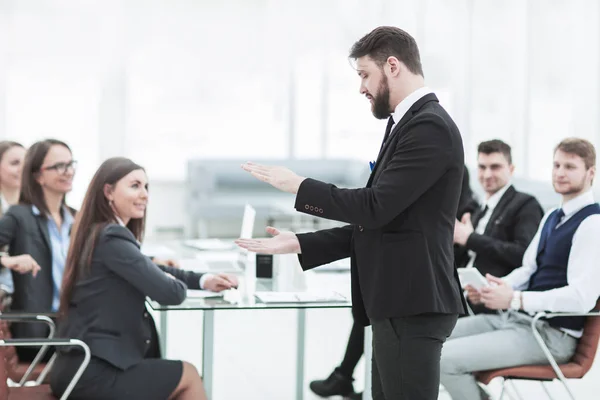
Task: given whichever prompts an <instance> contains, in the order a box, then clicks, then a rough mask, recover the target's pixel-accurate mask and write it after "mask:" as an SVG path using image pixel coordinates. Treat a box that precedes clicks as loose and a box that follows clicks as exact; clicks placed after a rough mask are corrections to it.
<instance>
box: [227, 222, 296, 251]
mask: <svg viewBox="0 0 600 400" xmlns="http://www.w3.org/2000/svg"><path fill="white" fill-rule="evenodd" d="M267 233H268V234H269V235H272V236H273V237H272V238H265V239H237V240H236V241H235V243H236V244H237V245H238V246H240V247H241V248H243V249H246V250H248V251H251V252H252V253H259V254H300V253H301V250H300V242H298V237H297V236H296V234H295V233H293V232H281V231H279V230H278V229H275V228H272V227H270V226H269V227H267Z"/></svg>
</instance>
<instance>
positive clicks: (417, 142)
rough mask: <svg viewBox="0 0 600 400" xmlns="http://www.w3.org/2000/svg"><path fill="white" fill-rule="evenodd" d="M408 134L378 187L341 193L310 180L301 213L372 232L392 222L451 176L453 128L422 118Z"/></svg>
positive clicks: (301, 193)
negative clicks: (446, 173)
mask: <svg viewBox="0 0 600 400" xmlns="http://www.w3.org/2000/svg"><path fill="white" fill-rule="evenodd" d="M403 130H405V131H404V132H402V137H400V138H399V139H398V142H397V144H396V148H395V149H394V153H393V155H392V157H391V159H390V160H389V162H388V163H387V164H386V165H385V167H384V169H383V171H382V172H381V175H380V176H379V178H378V180H377V183H376V184H375V185H373V186H372V187H369V188H361V189H340V188H337V187H336V186H334V185H331V184H328V183H323V182H320V181H317V180H314V179H305V180H304V181H303V182H302V184H301V185H300V188H299V190H298V194H297V196H296V204H295V208H296V210H298V211H300V212H304V213H307V214H311V215H316V216H319V217H323V218H327V219H333V220H337V221H342V222H347V223H350V224H355V225H362V226H364V227H365V228H367V229H378V228H381V227H383V226H384V225H386V224H387V223H389V222H390V221H392V220H393V219H394V218H395V217H396V216H398V214H400V213H401V212H402V211H404V210H406V208H408V207H409V206H410V205H411V204H413V203H414V202H415V200H417V199H418V198H419V197H420V196H421V195H422V194H423V193H425V192H426V191H427V190H428V189H429V188H431V187H432V186H433V184H434V183H435V182H436V181H437V180H438V179H439V178H440V177H441V176H442V175H443V174H444V173H445V171H446V168H447V165H448V163H449V160H450V154H451V151H452V150H451V149H452V143H451V141H452V139H451V137H450V135H449V133H448V132H449V128H448V127H447V126H446V123H445V122H444V121H443V119H442V118H441V117H438V116H435V115H433V114H429V113H428V114H421V115H417V116H415V117H414V118H413V119H412V120H411V121H410V122H408V124H407V126H406V127H404V128H403Z"/></svg>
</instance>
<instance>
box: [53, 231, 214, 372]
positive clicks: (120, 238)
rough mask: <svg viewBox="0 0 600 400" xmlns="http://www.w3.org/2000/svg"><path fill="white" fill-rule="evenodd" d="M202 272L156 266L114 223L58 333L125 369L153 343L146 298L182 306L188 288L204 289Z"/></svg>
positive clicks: (99, 243) (98, 246) (104, 233)
mask: <svg viewBox="0 0 600 400" xmlns="http://www.w3.org/2000/svg"><path fill="white" fill-rule="evenodd" d="M163 271H164V272H168V273H170V274H171V275H173V276H175V277H176V278H177V279H171V278H170V277H168V276H167V275H166V274H165V273H164V272H163ZM201 276H202V274H198V273H195V272H189V271H183V270H180V269H177V268H172V267H165V266H157V265H156V264H154V263H153V262H152V261H150V259H149V258H148V257H146V256H144V255H143V254H142V253H141V252H140V245H139V243H138V242H137V240H136V239H135V237H134V236H133V234H132V233H131V231H129V229H127V228H125V227H123V226H121V225H117V224H109V225H107V226H106V227H105V228H104V229H103V230H102V232H101V233H100V235H99V237H98V240H97V243H96V248H95V249H94V253H93V255H92V263H91V265H90V266H89V269H88V270H87V272H86V273H85V274H84V276H82V277H80V278H79V280H78V282H77V283H76V285H75V288H74V290H73V296H72V298H71V301H70V304H69V308H68V312H67V315H65V316H64V319H63V320H61V321H59V335H60V336H61V337H69V338H76V339H81V340H83V341H84V342H85V343H87V344H88V346H89V347H90V349H91V352H92V355H93V356H95V357H98V358H101V359H103V360H105V361H107V362H109V363H110V364H112V365H114V366H115V367H117V368H121V369H126V368H128V367H130V366H132V365H134V364H136V363H138V362H140V361H141V360H142V359H143V358H145V357H147V354H148V353H149V350H151V349H152V347H153V346H152V345H153V343H152V338H153V329H154V323H153V321H152V317H151V316H150V315H149V314H148V313H147V312H146V308H145V300H146V297H150V298H151V299H153V300H155V301H157V302H159V303H161V304H165V305H174V304H180V303H181V302H183V300H185V297H186V290H187V288H188V287H189V288H190V289H199V288H200V277H201Z"/></svg>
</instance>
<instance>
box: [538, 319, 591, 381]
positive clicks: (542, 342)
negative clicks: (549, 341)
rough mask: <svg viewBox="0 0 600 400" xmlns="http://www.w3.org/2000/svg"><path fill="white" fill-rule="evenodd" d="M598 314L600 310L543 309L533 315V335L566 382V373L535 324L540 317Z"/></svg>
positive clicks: (561, 378)
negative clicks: (548, 310)
mask: <svg viewBox="0 0 600 400" xmlns="http://www.w3.org/2000/svg"><path fill="white" fill-rule="evenodd" d="M598 316H600V312H599V311H589V312H586V313H577V312H555V313H548V312H545V311H541V312H538V313H536V314H535V316H534V317H533V319H532V320H531V330H532V332H533V336H534V337H535V340H536V341H537V342H538V345H539V346H540V348H541V349H542V351H543V352H544V355H545V356H546V358H547V359H548V362H549V363H550V365H551V366H552V369H553V370H554V373H555V374H556V376H557V377H558V378H559V379H560V380H561V381H563V382H564V380H565V375H564V374H563V373H562V371H561V370H560V368H559V367H558V363H557V362H556V360H555V359H554V357H553V356H552V353H550V349H548V346H546V343H545V342H544V339H543V338H542V335H541V334H540V332H539V331H538V329H537V327H536V326H535V325H536V322H538V321H539V320H540V318H555V317H598Z"/></svg>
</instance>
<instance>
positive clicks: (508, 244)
mask: <svg viewBox="0 0 600 400" xmlns="http://www.w3.org/2000/svg"><path fill="white" fill-rule="evenodd" d="M543 216H544V213H543V210H542V207H541V206H540V204H539V203H538V202H537V200H536V199H534V198H531V199H530V200H529V201H527V202H526V203H525V204H523V206H522V207H521V209H520V210H519V212H518V213H517V214H516V217H515V219H516V221H517V223H516V224H515V225H514V228H513V229H514V230H513V237H514V240H511V241H502V240H499V239H495V238H493V237H491V236H487V235H480V234H478V233H472V234H471V235H470V236H469V239H468V240H467V244H466V247H467V248H468V249H469V250H473V251H474V252H475V253H479V254H485V255H486V257H488V258H490V259H496V260H499V261H502V262H505V263H510V264H512V265H514V266H515V267H517V266H520V265H521V264H522V262H523V255H524V254H525V250H526V249H527V246H529V243H531V240H532V239H533V237H534V236H535V233H536V232H537V230H538V227H539V225H540V221H541V220H542V217H543Z"/></svg>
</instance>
